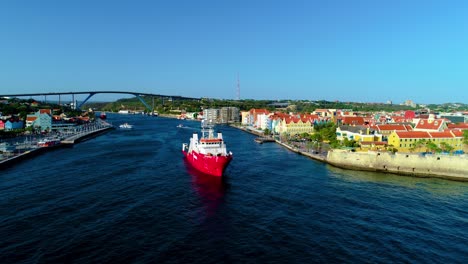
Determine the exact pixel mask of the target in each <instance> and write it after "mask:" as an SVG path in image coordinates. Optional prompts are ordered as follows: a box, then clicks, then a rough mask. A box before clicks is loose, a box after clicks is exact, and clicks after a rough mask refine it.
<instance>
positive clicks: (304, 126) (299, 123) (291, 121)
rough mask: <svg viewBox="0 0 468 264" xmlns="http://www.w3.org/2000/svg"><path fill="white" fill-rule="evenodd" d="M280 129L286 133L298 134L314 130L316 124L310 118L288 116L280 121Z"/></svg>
mask: <svg viewBox="0 0 468 264" xmlns="http://www.w3.org/2000/svg"><path fill="white" fill-rule="evenodd" d="M280 126H281V128H280V131H281V133H284V134H289V135H297V134H302V133H312V132H314V126H313V125H312V123H311V121H310V119H307V118H298V117H286V118H283V120H282V121H281V123H280Z"/></svg>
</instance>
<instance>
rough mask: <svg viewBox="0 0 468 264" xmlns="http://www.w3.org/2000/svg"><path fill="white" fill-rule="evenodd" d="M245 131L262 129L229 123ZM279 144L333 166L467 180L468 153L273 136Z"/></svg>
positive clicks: (259, 131) (257, 131)
mask: <svg viewBox="0 0 468 264" xmlns="http://www.w3.org/2000/svg"><path fill="white" fill-rule="evenodd" d="M232 127H235V128H238V129H240V130H243V131H245V132H248V133H251V134H254V135H257V136H261V137H263V136H264V134H263V131H261V130H257V129H254V128H250V127H249V128H246V127H242V126H236V125H232ZM275 142H276V143H278V144H280V145H281V146H283V147H285V148H287V149H289V150H290V151H293V152H295V153H298V154H300V155H303V156H306V157H309V158H311V159H314V160H317V161H321V162H325V163H327V164H329V165H332V166H334V167H338V168H342V169H349V170H358V171H375V172H383V173H392V174H397V175H406V176H414V177H423V178H426V177H427V178H428V177H433V178H443V179H449V180H456V181H468V156H466V155H456V156H449V155H442V154H433V155H420V154H414V153H390V152H375V151H368V152H351V151H349V150H329V151H320V152H319V151H316V150H314V149H308V148H306V147H305V144H303V143H301V142H297V143H296V142H295V143H290V142H285V141H281V140H278V139H275Z"/></svg>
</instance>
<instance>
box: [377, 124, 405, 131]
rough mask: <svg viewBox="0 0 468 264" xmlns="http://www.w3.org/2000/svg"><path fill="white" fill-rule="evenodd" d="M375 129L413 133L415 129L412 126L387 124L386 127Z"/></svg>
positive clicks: (379, 126) (378, 126)
mask: <svg viewBox="0 0 468 264" xmlns="http://www.w3.org/2000/svg"><path fill="white" fill-rule="evenodd" d="M375 128H376V129H377V130H378V131H393V130H396V131H412V130H413V128H412V127H411V126H406V125H402V124H385V125H376V126H375Z"/></svg>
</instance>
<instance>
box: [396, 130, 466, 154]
mask: <svg viewBox="0 0 468 264" xmlns="http://www.w3.org/2000/svg"><path fill="white" fill-rule="evenodd" d="M422 140H424V141H425V142H432V143H434V144H435V145H436V146H437V147H438V148H441V149H443V148H444V146H443V145H444V144H442V143H443V142H444V143H445V144H447V145H449V146H451V147H452V148H453V151H460V150H462V149H463V132H462V131H461V130H445V131H431V132H429V131H407V132H403V131H399V132H398V131H394V132H392V133H391V134H390V136H389V137H388V144H389V146H390V145H391V146H393V147H394V148H396V149H398V151H400V152H412V151H416V152H426V151H428V148H427V146H425V145H421V144H419V143H420V142H421V141H422Z"/></svg>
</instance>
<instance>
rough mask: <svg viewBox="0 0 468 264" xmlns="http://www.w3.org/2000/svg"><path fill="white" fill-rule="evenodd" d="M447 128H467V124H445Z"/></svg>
mask: <svg viewBox="0 0 468 264" xmlns="http://www.w3.org/2000/svg"><path fill="white" fill-rule="evenodd" d="M447 128H449V129H455V128H458V129H468V124H467V123H460V124H453V123H451V124H447Z"/></svg>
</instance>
